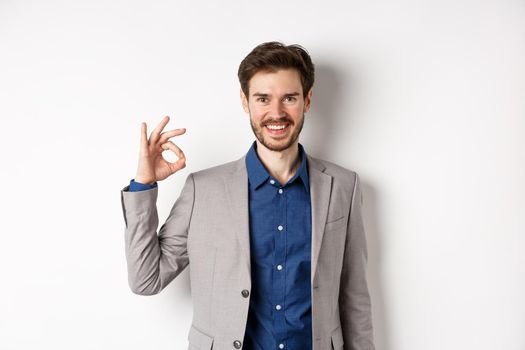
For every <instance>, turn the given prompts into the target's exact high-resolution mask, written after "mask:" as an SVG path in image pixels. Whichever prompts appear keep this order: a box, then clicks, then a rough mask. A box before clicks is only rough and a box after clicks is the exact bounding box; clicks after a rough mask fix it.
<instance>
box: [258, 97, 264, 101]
mask: <svg viewBox="0 0 525 350" xmlns="http://www.w3.org/2000/svg"><path fill="white" fill-rule="evenodd" d="M257 101H258V102H266V97H259V98H257Z"/></svg>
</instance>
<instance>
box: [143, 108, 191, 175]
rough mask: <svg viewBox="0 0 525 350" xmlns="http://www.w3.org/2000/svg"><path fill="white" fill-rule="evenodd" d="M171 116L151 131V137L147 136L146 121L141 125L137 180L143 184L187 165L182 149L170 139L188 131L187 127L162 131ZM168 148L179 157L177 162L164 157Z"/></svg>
mask: <svg viewBox="0 0 525 350" xmlns="http://www.w3.org/2000/svg"><path fill="white" fill-rule="evenodd" d="M169 120H170V117H168V116H165V117H164V118H163V119H162V120H161V122H160V123H159V125H157V127H156V128H155V130H153V131H152V132H151V135H150V138H149V139H148V137H147V131H146V128H147V126H146V123H142V125H141V133H140V152H139V164H138V168H137V175H136V176H135V181H136V182H140V183H143V184H154V183H155V182H156V181H161V180H164V179H165V178H167V177H168V176H170V175H171V174H174V173H176V172H177V171H179V170H180V169H182V168H184V167H186V157H185V156H184V153H183V152H182V150H181V149H180V148H179V147H178V146H177V145H175V144H174V143H173V142H171V141H169V139H170V138H171V137H174V136H178V135H182V134H184V133H185V132H186V129H185V128H180V129H174V130H170V131H165V132H162V130H163V129H164V127H165V126H166V124H168V122H169ZM166 150H171V151H173V152H174V153H175V154H176V155H177V157H178V158H179V159H178V160H177V161H176V162H174V163H170V162H168V161H167V160H166V159H164V157H162V152H163V151H166Z"/></svg>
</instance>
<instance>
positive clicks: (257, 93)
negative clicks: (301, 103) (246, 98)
mask: <svg viewBox="0 0 525 350" xmlns="http://www.w3.org/2000/svg"><path fill="white" fill-rule="evenodd" d="M299 95H300V94H299V93H298V92H290V93H287V94H284V96H285V97H287V96H299ZM252 96H261V97H268V96H269V94H263V93H261V92H254V93H253V94H252Z"/></svg>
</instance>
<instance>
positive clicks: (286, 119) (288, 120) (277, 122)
mask: <svg viewBox="0 0 525 350" xmlns="http://www.w3.org/2000/svg"><path fill="white" fill-rule="evenodd" d="M279 123H288V124H293V122H292V120H290V119H288V118H281V119H268V120H265V121H264V122H262V123H261V125H268V124H279Z"/></svg>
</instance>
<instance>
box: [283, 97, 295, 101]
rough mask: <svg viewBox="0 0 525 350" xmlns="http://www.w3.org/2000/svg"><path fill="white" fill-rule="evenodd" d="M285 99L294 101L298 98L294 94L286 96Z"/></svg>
mask: <svg viewBox="0 0 525 350" xmlns="http://www.w3.org/2000/svg"><path fill="white" fill-rule="evenodd" d="M284 99H285V100H286V101H287V102H293V101H295V100H296V98H295V97H294V96H286V97H285V98H284Z"/></svg>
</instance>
